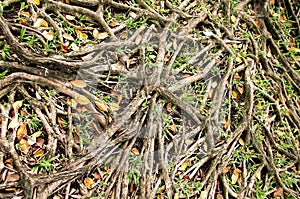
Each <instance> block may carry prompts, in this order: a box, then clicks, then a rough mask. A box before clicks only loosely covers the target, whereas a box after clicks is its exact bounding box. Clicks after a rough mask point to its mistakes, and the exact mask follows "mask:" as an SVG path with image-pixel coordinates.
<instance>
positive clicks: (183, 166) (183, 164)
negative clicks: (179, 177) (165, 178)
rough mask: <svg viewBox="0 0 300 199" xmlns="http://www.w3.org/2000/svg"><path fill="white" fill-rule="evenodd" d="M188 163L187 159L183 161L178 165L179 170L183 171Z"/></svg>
mask: <svg viewBox="0 0 300 199" xmlns="http://www.w3.org/2000/svg"><path fill="white" fill-rule="evenodd" d="M188 165H189V163H188V162H187V161H184V162H183V163H182V165H181V167H180V170H181V171H185V170H186V168H187V167H188Z"/></svg>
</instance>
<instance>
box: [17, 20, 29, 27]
mask: <svg viewBox="0 0 300 199" xmlns="http://www.w3.org/2000/svg"><path fill="white" fill-rule="evenodd" d="M18 23H19V24H21V25H23V26H26V25H27V24H26V21H25V20H24V19H20V20H19V22H18Z"/></svg>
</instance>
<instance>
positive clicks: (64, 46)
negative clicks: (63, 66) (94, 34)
mask: <svg viewBox="0 0 300 199" xmlns="http://www.w3.org/2000/svg"><path fill="white" fill-rule="evenodd" d="M60 48H61V50H62V51H64V52H65V53H67V52H69V49H68V46H66V45H65V44H61V45H60Z"/></svg>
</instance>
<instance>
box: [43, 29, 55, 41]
mask: <svg viewBox="0 0 300 199" xmlns="http://www.w3.org/2000/svg"><path fill="white" fill-rule="evenodd" d="M43 36H44V37H45V38H46V39H47V40H48V41H52V40H53V38H54V33H53V31H52V30H50V31H49V32H48V31H46V30H45V31H44V32H43Z"/></svg>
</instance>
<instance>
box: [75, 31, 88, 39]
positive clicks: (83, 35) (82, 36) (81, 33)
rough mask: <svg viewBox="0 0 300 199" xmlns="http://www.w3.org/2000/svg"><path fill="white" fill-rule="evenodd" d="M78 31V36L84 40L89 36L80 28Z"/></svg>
mask: <svg viewBox="0 0 300 199" xmlns="http://www.w3.org/2000/svg"><path fill="white" fill-rule="evenodd" d="M75 32H76V31H75ZM76 33H77V36H78V38H79V39H81V40H84V39H87V38H88V35H87V34H85V33H83V32H81V31H80V30H78V31H77V32H76Z"/></svg>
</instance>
